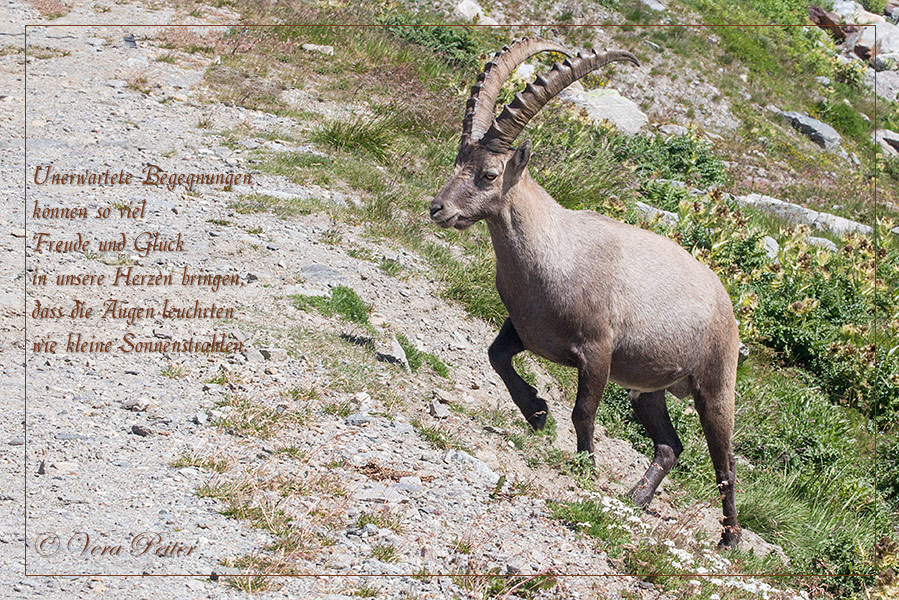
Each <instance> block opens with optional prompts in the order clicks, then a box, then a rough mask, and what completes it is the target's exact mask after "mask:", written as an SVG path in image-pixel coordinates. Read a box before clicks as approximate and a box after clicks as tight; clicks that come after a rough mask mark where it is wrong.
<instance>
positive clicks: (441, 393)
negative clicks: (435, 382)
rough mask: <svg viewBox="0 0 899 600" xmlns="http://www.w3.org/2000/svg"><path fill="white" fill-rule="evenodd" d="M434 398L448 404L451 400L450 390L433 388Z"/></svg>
mask: <svg viewBox="0 0 899 600" xmlns="http://www.w3.org/2000/svg"><path fill="white" fill-rule="evenodd" d="M434 400H436V401H437V402H440V403H441V404H449V403H450V402H452V401H453V396H452V394H451V393H450V392H447V391H446V390H440V389H437V390H434Z"/></svg>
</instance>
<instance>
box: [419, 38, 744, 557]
mask: <svg viewBox="0 0 899 600" xmlns="http://www.w3.org/2000/svg"><path fill="white" fill-rule="evenodd" d="M545 51H555V52H560V53H563V54H565V55H567V56H569V58H568V59H566V60H565V61H564V62H563V63H556V64H555V65H554V66H553V68H552V70H550V71H549V72H548V73H546V74H545V75H539V76H538V77H537V79H536V81H535V82H533V83H531V84H529V85H528V86H527V87H526V88H525V89H524V90H523V91H522V92H520V93H518V94H515V97H514V99H513V100H512V102H510V103H509V105H508V106H506V107H505V108H504V109H503V111H502V113H501V114H500V115H499V117H497V118H495V119H494V108H495V107H494V105H495V103H496V99H497V94H498V93H499V91H500V88H501V86H502V85H503V82H504V81H505V79H506V78H507V77H508V76H509V75H510V74H511V73H512V71H513V70H514V69H515V68H516V67H517V66H518V65H519V64H521V63H522V62H523V61H524V60H526V59H527V58H528V57H530V56H533V55H535V54H537V53H540V52H545ZM615 61H630V62H632V63H634V64H635V65H638V66H639V63H638V61H637V59H636V58H635V57H634V56H633V55H632V54H630V53H628V52H624V51H612V52H606V53H604V54H598V53H597V52H596V51H592V52H589V53H578V55H577V56H576V57H574V58H571V54H570V52H569V51H568V50H567V49H566V48H565V47H563V46H560V45H559V44H556V43H553V42H550V41H547V40H541V39H530V40H528V39H525V40H521V41H518V42H515V43H512V44H511V45H509V46H507V47H504V48H503V49H502V50H501V51H500V52H497V53H496V55H495V56H494V57H493V59H492V60H491V61H490V62H488V63H487V64H486V66H485V68H484V71H483V73H481V74H480V75H479V76H478V79H477V82H476V84H475V85H474V87H472V90H471V96H470V98H469V99H468V102H467V105H466V107H467V108H466V113H465V117H464V120H463V124H462V139H461V145H460V148H459V153H458V155H457V156H456V164H455V169H454V171H453V174H452V176H451V177H450V179H449V181H447V182H446V184H445V185H444V186H443V188H442V189H441V190H440V192H439V193H438V194H437V196H435V197H434V199H433V200H432V201H431V205H430V212H431V218H432V219H433V220H434V221H435V222H436V223H437V224H438V225H439V226H440V227H455V228H456V229H465V228H467V227H469V226H471V225H472V224H473V223H475V222H477V221H480V220H481V219H484V220H486V222H487V228H488V230H489V231H490V237H491V240H492V241H493V248H494V251H495V252H496V287H497V290H498V291H499V295H500V298H502V301H503V303H504V304H505V305H506V308H507V309H508V311H509V318H508V319H506V321H505V323H504V324H503V326H502V328H501V329H500V332H499V335H497V337H496V340H495V341H494V342H493V344H492V345H491V346H490V349H489V357H490V363H491V365H492V366H493V368H494V369H495V370H496V372H497V373H498V374H499V375H500V377H502V379H503V382H504V383H505V384H506V387H507V388H508V390H509V393H510V394H511V396H512V400H514V402H515V404H516V405H517V406H518V408H519V409H521V412H522V413H523V414H524V417H525V419H527V421H528V423H530V425H531V426H532V427H534V428H535V429H540V428H542V427H543V426H544V424H545V423H546V417H547V405H546V401H545V400H543V399H542V398H539V397H538V396H537V390H535V389H534V388H533V387H532V386H530V385H529V384H528V383H526V382H525V381H524V380H523V379H522V378H521V376H519V375H518V373H516V372H515V369H514V368H513V366H512V357H513V356H515V355H516V354H518V353H519V352H521V351H523V350H525V349H527V350H530V351H531V352H533V353H534V354H537V355H539V356H542V357H544V358H546V359H548V360H551V361H553V362H556V363H559V364H562V365H568V366H571V367H575V368H577V370H578V390H577V399H576V401H575V405H574V410H573V411H572V414H571V418H572V421H573V422H574V428H575V431H576V432H577V449H578V451H586V452H589V453H590V454H591V456H592V454H593V426H594V420H595V418H596V409H597V406H598V403H599V402H600V400H601V399H602V395H603V391H604V389H605V387H606V383H607V382H608V381H609V380H612V381H614V382H616V383H619V384H620V385H622V386H624V387H625V388H627V389H628V390H629V398H630V401H631V404H632V406H633V409H634V412H635V413H636V416H637V419H638V420H639V421H640V423H642V424H643V426H644V427H645V428H646V431H647V433H648V434H649V436H650V437H651V438H652V441H653V444H654V446H655V457H654V458H653V461H652V463H651V465H650V467H649V469H648V470H647V471H646V474H645V475H644V476H643V477H642V478H641V479H640V481H639V482H638V483H637V484H636V485H635V486H634V488H633V489H632V490H631V491H630V495H631V497H632V498H633V499H634V501H635V502H636V503H637V504H638V505H641V506H646V505H647V504H649V502H650V500H652V497H653V495H654V494H655V491H656V488H657V487H658V485H659V483H661V481H662V479H663V478H664V477H665V475H667V474H668V472H669V471H670V470H671V468H672V467H673V466H674V464H675V463H676V462H677V459H678V456H679V455H680V453H681V450H682V449H683V446H682V445H681V441H680V439H678V436H677V433H676V432H675V429H674V426H673V425H672V424H671V419H670V417H669V415H668V408H667V405H666V403H665V391H666V390H668V391H670V392H671V393H673V394H675V395H676V396H677V397H679V398H683V397H686V396H687V395H692V396H693V400H694V403H695V405H696V410H697V412H698V413H699V418H700V421H701V423H702V429H703V432H704V433H705V437H706V440H707V442H708V445H709V452H710V453H711V456H712V462H713V464H714V467H715V477H716V479H717V484H718V489H719V491H720V493H721V495H722V500H723V509H724V519H723V524H724V532H723V534H722V537H721V541H720V542H719V546H722V547H727V548H733V547H735V546H736V545H737V543H738V542H739V539H740V528H739V525H738V523H737V512H736V507H735V504H734V457H733V451H732V448H731V436H732V433H733V424H734V387H735V383H736V370H737V358H738V353H739V345H740V341H739V334H738V329H737V323H736V320H735V319H734V314H733V306H732V304H731V301H730V297H729V296H728V294H727V292H726V291H725V289H724V286H723V285H722V284H721V281H720V280H719V279H718V277H717V276H716V275H715V274H714V273H713V272H712V271H711V270H710V269H709V268H708V267H706V266H705V265H703V264H702V263H700V262H699V261H697V260H696V259H694V258H693V257H692V256H691V255H690V254H689V253H688V252H687V251H686V250H684V249H683V248H681V247H680V246H679V245H678V244H676V243H675V242H673V241H671V240H669V239H667V238H665V237H663V236H660V235H657V234H655V233H652V232H649V231H646V230H643V229H640V228H638V227H633V226H631V225H627V224H624V223H621V222H619V221H616V220H614V219H611V218H609V217H606V216H603V215H600V214H597V213H595V212H593V211H589V210H579V211H574V210H568V209H566V208H563V207H562V206H561V205H559V204H558V203H556V202H555V201H554V200H553V199H552V198H551V197H550V195H549V194H548V193H547V192H546V191H545V190H544V189H543V188H542V187H540V185H539V184H537V182H535V181H534V180H533V179H531V177H530V175H529V174H528V169H527V165H528V159H529V158H530V156H531V144H530V141H525V142H523V143H522V144H521V145H520V146H518V148H511V145H512V143H513V142H514V141H515V139H516V138H517V137H518V135H519V134H520V133H521V132H522V130H523V129H524V127H525V125H527V123H528V121H530V119H531V118H533V117H534V115H536V114H537V112H539V111H540V109H541V108H542V107H543V106H544V105H545V104H546V103H547V102H548V101H549V100H550V99H551V98H553V97H554V96H555V95H556V94H558V93H559V92H561V91H562V90H563V89H564V88H565V87H567V86H568V85H570V84H571V83H573V82H574V81H576V80H578V79H580V78H581V77H583V76H585V75H586V74H588V73H589V72H591V71H593V70H594V69H597V68H599V67H602V66H604V65H607V64H609V63H611V62H615Z"/></svg>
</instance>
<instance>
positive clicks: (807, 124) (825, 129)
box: [768, 106, 843, 153]
mask: <svg viewBox="0 0 899 600" xmlns="http://www.w3.org/2000/svg"><path fill="white" fill-rule="evenodd" d="M768 108H769V110H771V112H773V113H775V114H778V115H780V116H781V117H783V118H784V119H786V120H787V121H788V122H789V123H790V125H792V126H793V129H795V130H796V131H798V132H799V133H801V134H802V135H804V136H806V137H807V138H808V139H810V140H811V141H813V142H814V143H816V144H817V145H819V146H821V147H822V148H824V149H825V150H830V151H831V152H837V153H839V152H840V150H842V147H841V146H840V144H841V143H842V141H843V137H842V136H841V135H840V134H839V133H837V130H836V129H834V128H833V127H831V126H830V125H828V124H827V123H823V122H821V121H819V120H818V119H813V118H812V117H810V116H808V115H806V114H803V113H798V112H795V111H792V110H791V111H782V110H780V109H779V108H777V107H776V106H769V107H768Z"/></svg>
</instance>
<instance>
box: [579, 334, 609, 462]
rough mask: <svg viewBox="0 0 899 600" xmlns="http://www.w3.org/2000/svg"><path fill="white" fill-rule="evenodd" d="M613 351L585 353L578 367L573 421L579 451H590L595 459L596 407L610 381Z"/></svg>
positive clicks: (591, 456) (591, 458) (591, 457)
mask: <svg viewBox="0 0 899 600" xmlns="http://www.w3.org/2000/svg"><path fill="white" fill-rule="evenodd" d="M610 361H611V351H603V350H597V351H595V352H590V353H587V354H585V355H584V360H583V362H582V364H581V365H580V366H579V367H578V377H577V400H575V402H574V410H573V411H571V421H572V423H574V431H575V433H576V434H577V451H578V452H589V453H590V460H593V430H594V425H595V423H596V409H597V408H598V407H599V403H600V401H601V400H602V395H603V392H605V389H606V383H608V381H609V363H610Z"/></svg>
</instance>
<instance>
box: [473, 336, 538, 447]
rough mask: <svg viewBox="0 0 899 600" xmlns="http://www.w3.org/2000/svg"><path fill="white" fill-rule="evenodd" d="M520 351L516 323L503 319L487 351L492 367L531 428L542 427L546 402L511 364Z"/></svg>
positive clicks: (520, 344) (520, 346)
mask: <svg viewBox="0 0 899 600" xmlns="http://www.w3.org/2000/svg"><path fill="white" fill-rule="evenodd" d="M523 350H524V344H523V343H522V342H521V338H520V337H518V332H517V331H515V326H514V325H512V321H511V319H506V322H505V323H503V326H502V328H501V329H500V330H499V335H497V336H496V339H495V340H493V343H492V344H490V349H489V350H488V351H487V354H488V356H489V357H490V364H491V365H492V366H493V370H495V371H496V372H497V373H498V374H499V376H500V377H502V379H503V383H505V384H506V388H507V389H508V390H509V395H511V396H512V401H513V402H515V405H516V406H518V408H519V410H521V414H523V415H524V418H525V419H526V420H527V422H528V423H530V425H531V427H533V428H534V429H543V426H544V425H546V415H547V411H548V407H547V406H546V401H545V400H544V399H543V398H540V397H538V396H537V390H536V389H534V387H533V386H531V385H530V384H528V382H527V381H525V380H524V379H522V378H521V375H519V374H518V373H517V372H516V371H515V368H514V367H513V366H512V357H514V356H515V355H516V354H518V353H519V352H522V351H523Z"/></svg>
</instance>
